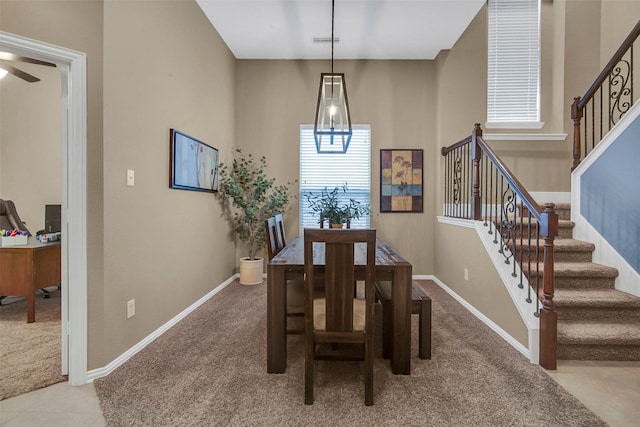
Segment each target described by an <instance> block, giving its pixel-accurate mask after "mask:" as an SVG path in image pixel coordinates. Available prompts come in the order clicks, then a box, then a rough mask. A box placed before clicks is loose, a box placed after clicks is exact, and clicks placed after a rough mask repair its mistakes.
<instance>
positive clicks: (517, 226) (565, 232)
mask: <svg viewBox="0 0 640 427" xmlns="http://www.w3.org/2000/svg"><path fill="white" fill-rule="evenodd" d="M487 220H489V219H487ZM512 220H513V227H512V228H513V230H514V235H515V236H517V237H518V238H520V235H521V234H522V235H523V236H531V238H532V239H535V236H536V234H537V233H538V223H537V221H536V220H535V218H532V219H531V224H529V218H528V217H524V218H522V221H521V219H520V216H517V217H516V218H515V219H512ZM496 222H499V220H498V221H496ZM521 223H522V227H521ZM494 224H495V222H494ZM575 225H576V224H575V223H574V222H573V221H569V220H563V219H561V220H558V236H557V238H558V239H571V238H572V237H573V228H574V227H575ZM498 228H499V227H498ZM521 228H522V229H521ZM494 229H495V227H492V231H494ZM523 238H526V237H523Z"/></svg>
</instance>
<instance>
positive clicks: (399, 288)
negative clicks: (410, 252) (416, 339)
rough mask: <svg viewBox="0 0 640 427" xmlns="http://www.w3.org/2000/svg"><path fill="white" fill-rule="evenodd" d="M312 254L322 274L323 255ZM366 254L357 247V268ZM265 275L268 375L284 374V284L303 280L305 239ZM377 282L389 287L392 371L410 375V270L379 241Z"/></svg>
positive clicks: (287, 249) (275, 261) (279, 256)
mask: <svg viewBox="0 0 640 427" xmlns="http://www.w3.org/2000/svg"><path fill="white" fill-rule="evenodd" d="M337 232H339V231H337ZM316 244H318V245H323V244H322V243H316ZM313 252H314V254H315V255H314V256H315V258H314V261H313V263H314V266H316V268H318V269H319V270H320V272H321V271H322V268H323V266H324V251H323V250H316V248H315V247H314V251H313ZM365 252H366V250H365V247H364V246H362V247H360V246H357V248H356V254H355V255H356V264H362V265H364V264H365V261H366V253H365ZM267 274H268V279H267V372H269V373H284V372H285V370H286V368H287V316H286V307H287V301H286V299H287V292H286V283H287V280H300V279H302V278H303V277H304V239H303V238H302V237H297V238H296V239H294V240H292V241H291V242H290V243H289V244H287V245H286V246H285V247H284V249H282V250H281V251H280V252H279V253H278V254H277V255H276V256H274V257H273V258H272V259H271V261H269V264H268V265H267ZM376 280H379V281H382V280H384V281H390V282H391V283H392V300H391V307H392V308H391V310H392V313H393V315H392V316H391V318H392V328H393V340H392V344H391V345H392V348H391V371H392V372H393V373H394V374H404V375H409V374H410V373H411V280H412V266H411V264H410V263H409V262H407V261H406V260H405V259H404V258H403V257H402V256H401V255H400V254H399V253H398V252H397V251H396V250H395V249H393V248H392V247H391V246H389V245H388V244H387V243H386V242H384V241H383V240H381V239H380V238H378V239H377V242H376Z"/></svg>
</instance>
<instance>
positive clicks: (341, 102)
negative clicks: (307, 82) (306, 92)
mask: <svg viewBox="0 0 640 427" xmlns="http://www.w3.org/2000/svg"><path fill="white" fill-rule="evenodd" d="M352 134H353V130H352V128H351V116H350V114H349V101H348V99H347V87H346V86H345V81H344V74H343V73H322V74H321V75H320V90H319V91H318V105H317V107H316V122H315V125H314V128H313V136H314V137H315V140H316V149H317V150H318V153H346V152H347V148H349V142H350V141H351V135H352Z"/></svg>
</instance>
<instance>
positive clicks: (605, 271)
mask: <svg viewBox="0 0 640 427" xmlns="http://www.w3.org/2000/svg"><path fill="white" fill-rule="evenodd" d="M533 267H535V266H533ZM538 267H539V274H540V277H542V276H543V275H544V265H543V264H542V263H540V264H539V266H538ZM523 270H524V271H525V272H527V266H526V265H525V266H523ZM554 270H555V276H554V287H555V289H556V290H560V289H613V288H614V287H615V280H616V277H618V270H617V269H616V268H613V267H609V266H608V265H603V264H597V263H595V262H555V263H554ZM531 276H532V277H531V278H530V282H535V277H536V271H535V268H532V271H531Z"/></svg>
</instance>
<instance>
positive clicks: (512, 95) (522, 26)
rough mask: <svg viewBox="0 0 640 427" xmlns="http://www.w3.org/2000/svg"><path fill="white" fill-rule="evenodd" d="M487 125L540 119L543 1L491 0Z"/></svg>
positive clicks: (525, 124) (533, 123)
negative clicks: (541, 12)
mask: <svg viewBox="0 0 640 427" xmlns="http://www.w3.org/2000/svg"><path fill="white" fill-rule="evenodd" d="M488 18H489V40H488V42H489V44H488V82H487V124H486V127H487V128H505V129H518V128H523V129H527V128H528V129H533V128H541V127H542V125H543V124H544V123H541V122H540V2H539V0H489V5H488Z"/></svg>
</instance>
